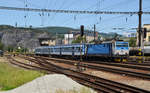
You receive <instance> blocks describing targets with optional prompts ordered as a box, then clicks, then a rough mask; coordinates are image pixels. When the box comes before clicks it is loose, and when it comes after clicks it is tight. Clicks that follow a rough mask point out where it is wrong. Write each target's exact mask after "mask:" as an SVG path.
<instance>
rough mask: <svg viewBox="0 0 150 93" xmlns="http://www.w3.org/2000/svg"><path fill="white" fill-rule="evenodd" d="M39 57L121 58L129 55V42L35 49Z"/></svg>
mask: <svg viewBox="0 0 150 93" xmlns="http://www.w3.org/2000/svg"><path fill="white" fill-rule="evenodd" d="M35 54H37V55H57V56H80V55H81V54H82V56H86V57H88V56H107V57H120V56H128V55H129V44H128V42H123V41H115V42H104V43H100V44H72V45H57V46H47V47H39V48H36V49H35Z"/></svg>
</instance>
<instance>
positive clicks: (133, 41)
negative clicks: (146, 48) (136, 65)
mask: <svg viewBox="0 0 150 93" xmlns="http://www.w3.org/2000/svg"><path fill="white" fill-rule="evenodd" d="M129 46H130V47H136V38H135V37H131V38H130V40H129Z"/></svg>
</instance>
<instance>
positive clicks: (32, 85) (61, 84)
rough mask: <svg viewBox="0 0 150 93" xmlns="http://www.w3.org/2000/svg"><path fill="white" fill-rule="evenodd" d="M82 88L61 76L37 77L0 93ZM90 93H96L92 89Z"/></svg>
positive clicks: (46, 92) (31, 92)
mask: <svg viewBox="0 0 150 93" xmlns="http://www.w3.org/2000/svg"><path fill="white" fill-rule="evenodd" d="M83 87H84V86H82V85H80V84H78V83H76V82H75V81H73V80H72V79H70V78H68V77H66V76H65V75H61V74H51V75H45V76H43V77H39V78H37V79H35V80H33V81H31V82H29V83H27V84H24V85H22V86H20V87H18V88H16V89H13V90H10V91H6V92H0V93H55V91H56V90H64V91H69V90H74V89H75V90H80V89H81V88H83ZM90 91H91V93H96V92H94V91H93V90H92V89H91V90H90Z"/></svg>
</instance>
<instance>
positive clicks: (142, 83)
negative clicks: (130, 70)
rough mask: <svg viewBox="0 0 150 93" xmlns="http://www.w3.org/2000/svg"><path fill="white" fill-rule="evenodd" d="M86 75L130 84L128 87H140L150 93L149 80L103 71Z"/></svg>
mask: <svg viewBox="0 0 150 93" xmlns="http://www.w3.org/2000/svg"><path fill="white" fill-rule="evenodd" d="M86 73H90V74H92V75H95V76H99V77H101V78H105V79H109V80H113V81H116V82H120V83H124V84H128V85H131V86H134V87H138V88H142V89H145V90H149V91H150V81H149V80H143V79H139V78H133V77H127V76H125V75H117V74H113V73H108V72H103V71H92V72H91V71H90V72H86Z"/></svg>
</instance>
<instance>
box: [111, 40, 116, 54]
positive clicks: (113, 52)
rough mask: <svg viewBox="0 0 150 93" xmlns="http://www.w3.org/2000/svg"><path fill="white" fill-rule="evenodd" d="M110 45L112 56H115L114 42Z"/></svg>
mask: <svg viewBox="0 0 150 93" xmlns="http://www.w3.org/2000/svg"><path fill="white" fill-rule="evenodd" d="M111 44H112V55H115V42H113V43H111Z"/></svg>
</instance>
